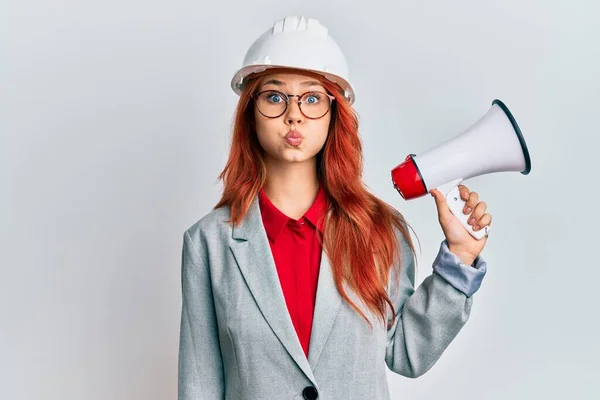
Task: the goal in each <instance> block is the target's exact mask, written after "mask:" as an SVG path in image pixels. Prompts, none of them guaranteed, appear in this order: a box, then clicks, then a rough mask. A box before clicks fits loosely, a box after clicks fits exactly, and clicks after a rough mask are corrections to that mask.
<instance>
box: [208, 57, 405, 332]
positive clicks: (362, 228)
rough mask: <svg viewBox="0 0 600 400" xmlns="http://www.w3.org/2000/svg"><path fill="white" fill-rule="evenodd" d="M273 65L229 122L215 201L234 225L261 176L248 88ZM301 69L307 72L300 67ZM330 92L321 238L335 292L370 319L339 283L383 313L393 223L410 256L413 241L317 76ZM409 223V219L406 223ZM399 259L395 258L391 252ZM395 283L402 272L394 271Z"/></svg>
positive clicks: (352, 124)
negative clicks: (370, 182)
mask: <svg viewBox="0 0 600 400" xmlns="http://www.w3.org/2000/svg"><path fill="white" fill-rule="evenodd" d="M273 72H274V70H273V69H271V70H267V71H265V72H262V73H260V74H256V75H254V76H253V77H252V78H251V79H249V80H248V81H247V82H246V83H245V86H244V89H243V91H242V93H241V95H240V99H239V101H238V104H237V108H236V112H235V118H234V121H233V135H232V140H231V148H230V152H229V158H228V160H227V163H226V165H225V167H224V169H223V171H222V172H221V174H220V175H219V179H220V180H222V181H223V185H224V187H223V195H222V197H221V199H220V200H219V202H218V203H217V205H216V206H215V207H214V208H215V209H216V208H219V207H222V206H225V205H227V206H229V207H230V210H231V212H230V220H229V221H228V222H230V223H233V224H236V225H237V224H238V223H239V222H240V221H241V220H242V218H243V217H244V215H245V214H246V212H247V211H248V209H249V208H250V205H251V204H252V202H253V200H254V199H255V196H257V194H258V192H259V190H260V189H261V188H262V187H263V186H264V184H265V183H266V179H267V169H266V164H265V161H264V150H263V149H262V147H261V145H260V143H259V141H258V138H257V136H256V133H255V132H254V131H253V123H254V109H253V107H252V104H253V103H252V101H253V100H252V94H253V93H254V92H255V90H256V89H257V87H258V84H259V81H260V80H259V79H257V78H259V77H260V76H262V75H265V74H267V73H273ZM304 73H306V72H304ZM315 77H317V78H318V79H319V81H320V82H321V84H322V85H323V86H324V87H325V88H326V89H327V90H328V91H329V93H331V94H332V95H334V96H335V98H336V99H335V101H334V102H333V104H332V107H331V113H332V115H331V123H330V126H329V134H328V137H327V140H326V142H325V144H324V146H323V148H322V149H321V151H320V152H319V153H318V154H317V156H316V158H317V174H318V178H319V181H320V183H321V184H322V185H323V187H324V189H325V192H326V194H327V200H328V201H327V203H328V207H329V209H328V213H327V222H326V224H325V231H324V234H323V239H322V244H323V248H324V251H325V253H326V255H327V256H328V257H329V260H330V264H331V267H332V270H333V276H334V279H335V283H336V287H337V289H338V291H339V292H340V295H341V296H342V297H343V298H344V299H345V300H346V301H347V302H348V303H349V304H350V305H351V306H352V308H354V309H355V310H356V311H357V312H358V313H359V314H360V315H361V316H362V317H363V318H364V319H365V320H366V321H367V323H369V325H370V322H369V320H368V318H367V317H366V316H365V314H364V313H363V312H362V311H361V310H360V308H358V307H357V306H356V305H355V304H354V303H353V302H352V301H351V300H350V298H349V297H348V295H347V294H346V292H345V290H344V288H343V286H342V283H343V282H344V281H345V282H346V283H347V284H348V285H349V287H350V288H351V289H352V290H353V291H355V292H356V293H357V295H358V296H359V297H360V299H361V300H362V301H363V302H364V303H365V305H366V306H367V308H369V309H370V310H371V311H372V312H373V313H374V314H375V315H377V316H379V317H381V319H382V321H384V322H385V319H386V309H385V307H386V304H388V305H389V306H390V307H391V310H392V316H393V317H392V321H391V322H390V326H391V324H393V323H394V320H395V310H394V306H393V304H392V302H391V300H390V298H389V296H388V295H387V282H388V279H389V276H390V275H389V274H390V269H391V268H392V266H393V265H394V263H395V261H398V263H397V264H398V266H400V262H399V260H400V259H401V258H400V246H399V243H398V240H397V238H396V233H395V229H394V228H397V229H398V230H399V231H400V232H401V233H402V235H403V236H404V238H405V239H406V240H407V242H408V244H409V246H410V248H411V250H412V251H413V256H414V245H413V243H412V240H411V238H410V234H409V233H408V231H407V229H406V228H405V226H404V224H407V223H406V221H405V220H404V217H403V216H402V214H400V212H398V211H397V210H396V209H394V208H393V207H392V206H391V205H389V204H387V203H386V202H384V201H382V200H381V199H379V198H377V197H376V196H375V195H373V194H371V193H370V192H369V191H368V190H367V188H366V187H365V185H364V183H363V182H362V167H363V158H362V143H361V141H360V138H359V134H358V115H357V114H356V112H355V111H354V109H353V108H352V106H351V105H350V104H349V103H348V101H347V100H346V99H345V98H344V97H343V95H342V94H341V91H340V88H339V87H338V86H337V85H335V84H334V83H332V82H330V81H328V80H326V79H322V78H321V76H320V75H315ZM407 225H408V224H407ZM396 257H397V258H396ZM396 277H397V279H398V280H397V283H399V279H400V273H399V271H398V273H397V274H396Z"/></svg>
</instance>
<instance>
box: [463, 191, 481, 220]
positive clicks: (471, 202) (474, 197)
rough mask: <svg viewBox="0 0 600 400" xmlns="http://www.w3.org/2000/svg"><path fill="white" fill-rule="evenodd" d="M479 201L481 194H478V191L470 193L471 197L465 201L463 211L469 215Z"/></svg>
mask: <svg viewBox="0 0 600 400" xmlns="http://www.w3.org/2000/svg"><path fill="white" fill-rule="evenodd" d="M478 202H479V195H478V194H477V192H471V193H469V199H468V200H467V202H466V203H465V206H464V209H463V212H464V213H465V214H467V215H468V214H471V213H472V212H473V210H474V209H475V206H476V205H477V203H478Z"/></svg>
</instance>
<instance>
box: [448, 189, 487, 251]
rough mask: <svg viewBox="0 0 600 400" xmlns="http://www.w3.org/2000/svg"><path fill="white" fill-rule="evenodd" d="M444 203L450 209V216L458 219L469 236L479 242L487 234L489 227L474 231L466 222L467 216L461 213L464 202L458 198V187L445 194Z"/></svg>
mask: <svg viewBox="0 0 600 400" xmlns="http://www.w3.org/2000/svg"><path fill="white" fill-rule="evenodd" d="M446 202H447V203H448V208H450V211H452V214H454V216H455V217H456V218H458V220H459V221H460V223H461V224H462V226H464V227H465V229H466V230H467V231H468V232H469V233H470V234H471V236H473V237H474V238H475V239H477V240H481V239H483V237H484V236H485V235H487V234H488V232H489V230H490V227H489V226H485V227H484V228H483V229H480V230H478V231H475V230H473V227H472V226H471V225H469V223H468V222H467V221H468V220H469V215H467V214H465V213H463V209H464V208H465V204H466V201H464V200H463V199H462V198H461V197H460V191H459V190H458V185H457V186H455V187H454V188H453V189H451V190H450V191H449V192H448V193H447V194H446Z"/></svg>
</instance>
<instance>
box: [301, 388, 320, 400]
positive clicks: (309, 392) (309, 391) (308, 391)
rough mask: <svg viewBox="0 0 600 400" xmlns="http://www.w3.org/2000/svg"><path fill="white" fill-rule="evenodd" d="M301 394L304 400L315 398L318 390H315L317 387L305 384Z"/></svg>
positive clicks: (317, 395)
mask: <svg viewBox="0 0 600 400" xmlns="http://www.w3.org/2000/svg"><path fill="white" fill-rule="evenodd" d="M302 396H303V397H304V398H305V399H306V400H316V399H317V397H319V392H317V389H316V388H315V387H314V386H307V387H305V388H304V390H303V391H302Z"/></svg>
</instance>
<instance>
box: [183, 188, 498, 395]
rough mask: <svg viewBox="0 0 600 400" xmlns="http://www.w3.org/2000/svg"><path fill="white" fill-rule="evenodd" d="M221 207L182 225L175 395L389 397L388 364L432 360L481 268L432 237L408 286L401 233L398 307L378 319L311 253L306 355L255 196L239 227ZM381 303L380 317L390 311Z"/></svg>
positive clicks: (422, 364)
mask: <svg viewBox="0 0 600 400" xmlns="http://www.w3.org/2000/svg"><path fill="white" fill-rule="evenodd" d="M227 219H229V208H228V207H222V208H219V209H217V210H213V211H211V212H210V213H209V214H207V215H206V216H204V217H203V218H201V219H200V220H199V221H197V222H196V223H194V224H193V225H192V226H191V227H190V228H189V229H187V230H186V231H185V233H184V235H183V236H184V237H183V249H182V265H181V279H182V311H181V327H180V329H181V330H180V343H179V370H178V373H179V383H178V394H179V397H178V398H179V400H192V399H193V400H200V399H211V400H217V399H219V400H220V399H226V400H267V399H273V400H275V399H276V400H287V399H319V400H334V399H340V400H352V399H371V400H373V399H374V400H384V399H389V392H388V384H387V377H386V367H385V366H386V365H387V367H388V368H389V369H390V370H392V371H394V372H396V373H398V374H400V375H403V376H406V377H410V378H415V377H418V376H420V375H422V374H424V373H425V372H426V371H428V370H429V369H430V368H431V367H432V366H433V364H434V363H435V362H436V361H437V360H438V359H439V357H440V356H441V354H442V353H443V352H444V350H445V349H446V348H447V347H448V345H449V344H450V342H451V341H452V340H453V339H454V337H456V335H457V334H458V332H459V331H460V330H461V328H462V327H463V325H464V324H465V323H466V322H467V319H468V318H469V314H470V310H471V304H472V301H473V299H472V297H471V296H472V295H473V293H475V291H477V289H478V288H479V285H480V284H481V281H482V279H483V276H484V275H485V272H486V265H487V264H486V262H485V261H484V260H483V259H482V258H481V257H478V258H477V259H476V260H475V263H474V265H473V266H468V265H464V264H462V263H461V262H460V259H459V258H458V257H457V256H455V255H454V254H452V253H451V252H450V251H449V250H448V247H447V242H446V241H443V242H442V243H441V246H440V251H439V253H438V255H437V257H436V259H435V260H434V262H433V272H432V274H431V275H429V276H428V277H427V278H425V280H424V281H423V282H422V284H421V285H420V286H419V287H418V288H416V290H415V263H414V257H413V256H414V254H413V253H411V252H410V247H409V246H408V243H407V242H406V241H405V239H404V238H403V236H402V234H401V233H400V232H399V231H397V235H398V237H399V239H400V241H401V254H402V259H401V265H402V268H401V273H400V275H401V276H400V285H396V284H395V281H394V279H393V278H394V276H393V275H392V276H391V277H390V282H389V285H388V289H389V294H390V296H391V299H392V301H393V302H394V305H395V309H396V313H397V318H396V322H395V324H394V325H393V326H392V327H391V328H390V329H386V327H385V326H384V324H383V323H382V322H381V321H377V319H376V318H375V315H374V314H373V313H372V312H370V311H369V310H368V309H367V308H366V307H365V306H363V305H362V303H360V302H359V299H358V297H357V296H356V293H355V292H352V290H351V289H350V288H349V287H347V286H346V291H347V293H348V295H349V296H350V298H352V300H353V301H354V302H355V303H356V304H357V305H358V306H360V307H361V309H362V310H363V312H364V313H365V315H367V316H368V317H369V318H370V320H371V323H372V325H373V327H372V328H370V327H369V326H368V324H367V323H366V321H365V320H364V319H363V318H362V317H361V316H360V315H359V314H358V313H356V311H355V310H354V309H352V308H351V307H350V306H349V305H348V304H347V303H346V301H345V300H343V299H342V297H341V296H340V295H339V293H338V291H337V289H336V287H335V284H334V280H333V274H332V271H331V268H330V264H329V262H328V259H327V256H326V254H325V252H323V253H322V257H321V260H322V261H321V266H320V273H319V280H318V287H317V297H316V304H315V311H314V322H313V327H312V332H311V338H310V347H309V354H308V359H307V358H306V357H305V355H304V352H303V350H302V347H301V345H300V341H299V340H298V337H297V335H296V332H295V330H294V327H293V325H292V321H291V318H290V316H289V313H288V310H287V308H286V304H285V300H284V297H283V292H282V290H281V286H280V284H279V278H278V275H277V270H276V268H275V263H274V261H273V257H272V254H271V249H270V246H269V242H268V239H267V236H266V232H265V229H264V226H263V223H262V219H261V214H260V209H259V204H258V197H256V198H255V199H254V202H253V203H252V206H251V208H250V210H249V212H248V214H247V215H246V216H245V218H244V220H243V222H242V223H241V224H240V225H239V226H238V227H235V228H233V227H231V226H230V225H229V224H228V223H226V222H225V220H227ZM391 317H392V316H391V311H390V310H388V320H391Z"/></svg>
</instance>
